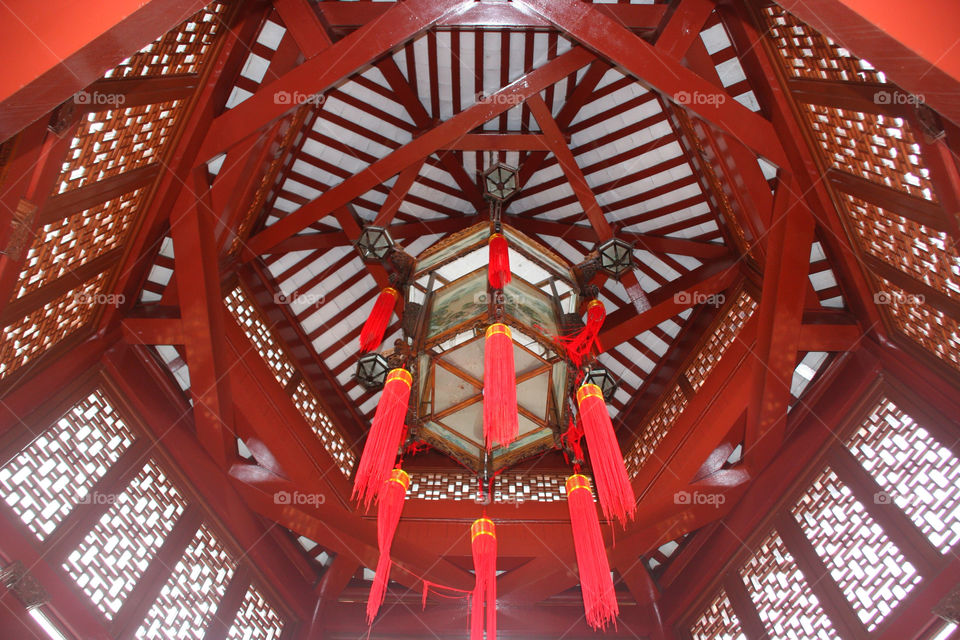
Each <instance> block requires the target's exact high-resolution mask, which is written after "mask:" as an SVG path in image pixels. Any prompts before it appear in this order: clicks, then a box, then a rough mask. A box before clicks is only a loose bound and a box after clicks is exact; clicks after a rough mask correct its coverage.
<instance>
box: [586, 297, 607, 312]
mask: <svg viewBox="0 0 960 640" xmlns="http://www.w3.org/2000/svg"><path fill="white" fill-rule="evenodd" d="M594 307H600V308H602V309H603V310H604V311H606V309H605V308H604V307H603V303H602V302H600V301H599V300H597V299H596V298H594V299H593V300H591V301H590V303H589V304H588V305H587V311H590V309H593V308H594Z"/></svg>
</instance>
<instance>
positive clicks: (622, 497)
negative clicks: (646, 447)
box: [577, 384, 637, 526]
mask: <svg viewBox="0 0 960 640" xmlns="http://www.w3.org/2000/svg"><path fill="white" fill-rule="evenodd" d="M577 406H578V407H579V408H580V423H581V424H582V425H583V433H584V435H585V436H586V438H587V448H588V449H589V450H590V464H591V466H592V467H593V476H594V479H595V480H596V482H597V495H598V496H599V497H600V506H601V507H602V508H603V515H604V517H605V518H606V519H607V520H612V519H614V518H616V519H617V520H618V521H619V522H620V526H626V523H627V519H628V518H631V519H632V518H633V512H634V510H635V509H636V507H637V504H636V503H637V500H636V498H634V497H633V487H632V486H631V485H630V479H629V478H628V477H627V470H626V468H625V467H624V466H623V454H621V453H620V445H619V444H617V436H616V435H615V434H614V433H613V425H612V424H610V414H609V413H607V404H606V402H604V400H603V392H602V391H601V390H600V387H598V386H597V385H595V384H585V385H583V386H582V387H580V389H579V390H578V391H577Z"/></svg>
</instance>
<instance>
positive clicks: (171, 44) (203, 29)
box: [105, 2, 228, 78]
mask: <svg viewBox="0 0 960 640" xmlns="http://www.w3.org/2000/svg"><path fill="white" fill-rule="evenodd" d="M227 4H228V3H226V2H212V3H210V5H208V6H207V7H206V8H204V9H201V10H200V11H198V12H197V13H195V14H194V15H193V16H191V17H190V18H189V19H188V20H186V21H185V22H183V23H181V24H180V25H179V26H177V27H175V28H174V29H171V30H170V31H168V32H167V33H165V34H164V35H162V36H160V37H159V38H157V39H156V40H154V41H153V42H151V43H150V44H148V45H147V46H146V47H144V48H143V49H141V50H140V51H139V52H137V53H135V54H133V55H132V56H130V57H129V58H127V59H126V60H124V61H123V62H121V63H120V64H119V65H117V66H116V67H115V68H114V69H112V70H110V71H108V72H107V73H106V74H105V77H107V78H134V77H141V78H147V77H158V76H168V75H179V74H187V73H197V72H199V71H200V67H201V64H202V62H203V57H204V54H205V53H206V52H207V49H208V48H209V46H210V45H211V44H212V43H213V41H214V40H215V38H214V36H215V35H216V34H217V33H218V32H219V31H220V30H222V29H223V28H224V27H223V24H222V21H221V19H222V16H223V12H224V9H225V7H226V6H227Z"/></svg>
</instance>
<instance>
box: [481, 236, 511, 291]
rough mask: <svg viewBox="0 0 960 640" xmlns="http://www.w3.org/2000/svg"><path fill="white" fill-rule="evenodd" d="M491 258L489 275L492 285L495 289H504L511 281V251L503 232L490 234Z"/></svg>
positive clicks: (488, 265) (488, 267) (488, 266)
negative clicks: (508, 248)
mask: <svg viewBox="0 0 960 640" xmlns="http://www.w3.org/2000/svg"><path fill="white" fill-rule="evenodd" d="M488 246H489V248H490V260H489V262H488V264H487V275H488V277H489V280H490V286H491V287H493V288H494V289H503V287H504V285H506V284H507V283H509V282H510V252H509V251H508V250H507V239H506V238H504V237H503V234H501V233H495V234H493V235H492V236H490V242H489V243H488Z"/></svg>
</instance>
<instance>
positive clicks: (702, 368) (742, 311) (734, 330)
mask: <svg viewBox="0 0 960 640" xmlns="http://www.w3.org/2000/svg"><path fill="white" fill-rule="evenodd" d="M756 308H757V303H756V301H755V300H754V299H753V298H751V297H750V294H749V293H747V292H746V291H741V292H740V294H739V295H738V296H737V299H736V300H734V302H733V304H732V305H731V306H730V308H729V309H727V312H726V313H725V314H724V316H723V318H722V319H721V321H720V322H719V323H718V324H717V326H716V327H715V328H714V330H713V332H712V333H711V334H710V337H709V338H708V339H707V341H706V342H705V343H704V345H703V348H702V349H700V351H699V352H698V353H697V355H696V357H695V358H694V359H693V362H692V363H691V364H690V366H689V367H687V369H686V371H684V375H685V376H686V377H687V380H688V381H689V382H690V385H691V386H692V387H693V389H694V391H697V390H699V389H700V387H701V386H703V383H704V382H705V381H706V379H707V376H708V375H710V372H711V371H713V368H714V367H715V366H716V364H717V362H719V361H720V358H721V357H722V356H723V354H724V352H726V350H727V347H729V346H730V344H731V343H732V342H733V340H734V338H736V337H737V334H739V333H740V330H741V329H742V328H743V325H745V324H746V323H747V321H748V320H749V319H750V318H751V317H753V312H754V311H755V310H756Z"/></svg>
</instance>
